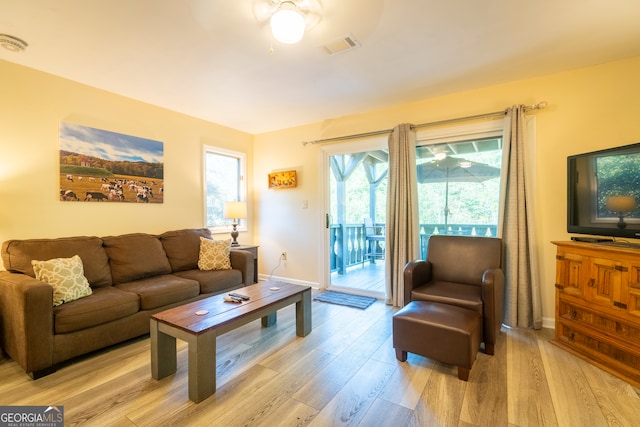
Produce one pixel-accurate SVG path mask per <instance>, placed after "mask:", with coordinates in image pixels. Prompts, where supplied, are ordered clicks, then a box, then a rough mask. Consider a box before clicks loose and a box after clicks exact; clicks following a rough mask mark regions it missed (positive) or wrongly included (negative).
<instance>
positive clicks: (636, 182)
mask: <svg viewBox="0 0 640 427" xmlns="http://www.w3.org/2000/svg"><path fill="white" fill-rule="evenodd" d="M567 171H568V178H567V184H568V191H567V197H568V204H567V205H568V206H567V231H568V232H569V233H580V234H591V235H597V236H611V237H633V238H640V143H637V144H632V145H625V146H622V147H615V148H609V149H606V150H600V151H594V152H591V153H583V154H577V155H573V156H569V157H568V158H567Z"/></svg>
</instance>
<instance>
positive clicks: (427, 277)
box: [403, 260, 431, 305]
mask: <svg viewBox="0 0 640 427" xmlns="http://www.w3.org/2000/svg"><path fill="white" fill-rule="evenodd" d="M430 281H431V263H430V262H429V261H425V260H415V261H409V262H408V263H407V264H406V265H405V266H404V301H403V305H407V304H409V302H411V291H412V290H413V289H414V288H417V287H418V286H421V285H424V284H425V283H428V282H430Z"/></svg>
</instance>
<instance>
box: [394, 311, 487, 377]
mask: <svg viewBox="0 0 640 427" xmlns="http://www.w3.org/2000/svg"><path fill="white" fill-rule="evenodd" d="M481 331H482V317H481V315H480V313H478V312H475V311H472V310H468V309H466V308H461V307H456V306H454V305H448V304H441V303H437V302H429V301H411V302H410V303H409V304H407V305H406V306H404V307H403V308H402V309H401V310H400V311H398V312H397V313H396V314H395V315H394V316H393V348H395V349H396V358H397V359H398V360H399V361H401V362H404V361H406V360H407V352H409V353H415V354H419V355H421V356H425V357H428V358H429V359H433V360H437V361H438V362H442V363H446V364H449V365H455V366H457V367H458V378H460V379H461V380H464V381H467V380H468V379H469V371H471V367H472V366H473V362H474V361H475V359H476V353H477V352H478V350H479V349H480V342H481Z"/></svg>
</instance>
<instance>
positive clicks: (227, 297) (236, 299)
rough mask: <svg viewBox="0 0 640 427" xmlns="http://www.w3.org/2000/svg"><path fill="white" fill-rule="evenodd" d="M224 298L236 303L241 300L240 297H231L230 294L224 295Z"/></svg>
mask: <svg viewBox="0 0 640 427" xmlns="http://www.w3.org/2000/svg"><path fill="white" fill-rule="evenodd" d="M224 300H225V301H227V302H235V303H238V304H241V303H242V300H241V299H240V298H235V297H232V296H229V295H227V296H225V297H224Z"/></svg>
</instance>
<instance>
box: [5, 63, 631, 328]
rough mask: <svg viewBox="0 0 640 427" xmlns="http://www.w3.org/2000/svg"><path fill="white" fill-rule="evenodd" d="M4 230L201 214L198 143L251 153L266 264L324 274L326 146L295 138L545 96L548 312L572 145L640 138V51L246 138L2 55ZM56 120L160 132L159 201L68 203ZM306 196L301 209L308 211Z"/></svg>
mask: <svg viewBox="0 0 640 427" xmlns="http://www.w3.org/2000/svg"><path fill="white" fill-rule="evenodd" d="M0 75H1V76H2V77H3V81H4V82H5V83H4V84H3V88H2V98H1V100H0V241H4V240H7V239H11V238H35V237H58V236H72V235H80V234H89V235H107V234H122V233H128V232H137V231H142V232H152V233H157V232H162V231H165V230H170V229H175V228H182V227H200V226H202V224H203V205H202V203H203V202H202V193H203V190H202V184H201V182H202V155H201V153H202V145H203V144H209V145H214V146H219V147H223V148H229V149H232V150H236V151H242V152H247V153H248V157H247V160H248V165H247V166H248V175H249V181H248V183H249V202H250V206H249V211H250V212H249V215H250V218H249V230H248V232H247V233H243V234H241V236H240V241H241V242H243V243H250V242H253V243H256V244H259V245H260V246H261V249H260V268H259V270H260V273H261V274H269V273H271V272H272V271H274V268H275V267H276V266H277V265H278V258H279V254H280V252H282V251H287V252H288V261H287V262H286V263H284V264H283V265H280V267H278V268H277V269H276V270H275V272H274V275H275V276H281V277H286V278H289V279H292V280H297V281H300V282H308V283H311V284H321V285H322V283H321V278H322V272H321V271H320V268H319V260H320V259H321V257H322V248H321V244H322V236H323V230H324V229H323V223H324V219H323V214H324V209H323V206H322V195H321V194H320V191H319V189H320V188H321V182H320V177H321V168H320V166H321V164H320V158H321V156H320V147H319V146H314V145H307V146H303V145H302V144H301V142H302V141H308V140H314V139H320V138H327V137H332V136H341V135H348V134H353V133H360V132H367V131H372V130H379V129H388V128H392V127H393V126H395V125H396V124H398V123H403V122H411V123H425V122H432V121H437V120H442V119H448V118H454V117H460V116H468V115H474V114H479V113H484V112H490V111H497V110H501V109H503V108H505V107H507V106H511V105H513V104H532V103H535V102H538V101H547V102H549V107H548V108H547V109H546V110H544V111H540V112H537V113H536V120H537V147H536V159H535V162H536V171H535V175H536V182H535V195H536V209H537V210H536V212H537V213H536V216H535V220H536V223H537V235H536V244H537V245H538V247H539V249H540V264H541V265H540V272H541V279H542V286H543V315H544V317H545V318H546V319H552V318H553V314H554V298H553V292H554V288H553V284H554V270H555V260H554V250H555V248H554V247H553V245H551V244H550V241H552V240H565V239H568V238H569V235H568V234H567V233H566V231H565V216H566V201H565V198H566V190H565V186H566V176H565V174H566V164H565V163H566V156H567V155H569V154H574V153H579V152H584V151H591V150H595V149H600V148H606V147H612V146H616V145H623V144H630V143H634V142H638V141H640V125H639V124H638V123H639V121H638V117H640V80H639V79H638V77H637V76H638V75H640V57H636V58H631V59H628V60H624V61H618V62H614V63H609V64H604V65H599V66H595V67H589V68H584V69H579V70H575V71H571V72H566V73H560V74H554V75H549V76H543V77H539V78H533V79H529V80H523V81H518V82H513V83H509V84H502V85H497V86H491V87H486V88H482V89H478V90H473V91H468V92H464V93H458V94H453V95H450V96H444V97H439V98H432V99H427V100H424V101H421V102H415V103H411V104H405V105H402V106H398V107H394V108H389V109H384V110H380V111H375V112H371V113H367V114H360V115H353V116H348V117H342V118H337V119H331V120H326V121H324V122H321V123H316V124H311V125H308V126H301V127H297V128H292V129H286V130H282V131H278V132H271V133H268V134H261V135H255V136H252V135H249V134H246V133H243V132H239V131H235V130H232V129H229V128H226V127H222V126H219V125H216V124H214V123H210V122H206V121H203V120H199V119H195V118H191V117H188V116H185V115H182V114H178V113H175V112H171V111H168V110H165V109H162V108H158V107H155V106H151V105H148V104H144V103H141V102H137V101H133V100H131V99H128V98H125V97H121V96H117V95H113V94H110V93H108V92H104V91H101V90H97V89H94V88H90V87H87V86H84V85H81V84H78V83H74V82H71V81H68V80H65V79H61V78H57V77H54V76H51V75H48V74H44V73H41V72H38V71H35V70H31V69H28V68H25V67H21V66H18V65H15V64H11V63H8V62H4V61H0ZM60 121H68V122H73V123H77V124H81V125H85V126H90V127H95V128H99V129H106V130H111V131H115V132H120V133H125V134H130V135H135V136H140V137H144V138H150V139H154V140H159V141H163V142H164V149H165V180H166V183H165V188H166V191H165V203H164V204H162V205H138V204H126V205H120V204H117V205H116V204H112V205H111V204H103V205H100V204H98V203H95V202H94V203H84V202H78V203H71V202H67V203H62V202H59V201H58V199H57V196H56V194H57V191H58V126H59V123H60ZM289 169H295V170H296V171H297V172H298V187H297V188H295V189H291V190H279V191H274V190H268V189H267V174H268V173H269V172H273V171H278V170H289ZM304 201H307V203H308V208H307V209H303V203H304Z"/></svg>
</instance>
